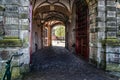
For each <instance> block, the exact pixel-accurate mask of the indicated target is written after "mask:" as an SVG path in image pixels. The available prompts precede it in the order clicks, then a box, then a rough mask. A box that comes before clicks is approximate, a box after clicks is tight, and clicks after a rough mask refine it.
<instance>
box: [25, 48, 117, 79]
mask: <svg viewBox="0 0 120 80" xmlns="http://www.w3.org/2000/svg"><path fill="white" fill-rule="evenodd" d="M31 70H32V71H31V72H30V73H28V74H26V75H25V77H24V79H23V80H117V79H115V78H111V77H109V76H108V75H107V74H105V73H104V72H103V71H101V70H99V69H96V68H94V67H93V66H91V65H90V64H88V63H87V62H85V61H83V60H81V59H79V58H77V57H76V56H74V55H73V54H72V53H70V52H69V51H68V50H66V49H65V48H62V47H49V48H44V49H41V50H39V51H38V52H36V53H34V54H33V55H32V66H31Z"/></svg>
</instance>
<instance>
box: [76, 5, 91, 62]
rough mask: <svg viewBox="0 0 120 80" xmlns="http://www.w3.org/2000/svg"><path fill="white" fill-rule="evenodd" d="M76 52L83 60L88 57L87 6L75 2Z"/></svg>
mask: <svg viewBox="0 0 120 80" xmlns="http://www.w3.org/2000/svg"><path fill="white" fill-rule="evenodd" d="M76 13H77V19H76V24H77V25H76V52H77V54H78V55H80V56H82V57H83V58H84V59H85V60H88V59H89V34H88V7H87V6H86V5H80V4H77V10H76Z"/></svg>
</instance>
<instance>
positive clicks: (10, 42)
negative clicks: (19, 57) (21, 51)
mask: <svg viewBox="0 0 120 80" xmlns="http://www.w3.org/2000/svg"><path fill="white" fill-rule="evenodd" d="M21 46H22V41H21V40H20V39H19V38H18V37H3V39H2V40H0V47H21Z"/></svg>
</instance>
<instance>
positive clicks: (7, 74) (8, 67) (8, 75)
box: [2, 53, 23, 80]
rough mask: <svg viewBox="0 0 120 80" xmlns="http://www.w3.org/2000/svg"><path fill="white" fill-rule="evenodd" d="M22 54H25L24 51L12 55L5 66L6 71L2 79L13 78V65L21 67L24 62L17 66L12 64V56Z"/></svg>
mask: <svg viewBox="0 0 120 80" xmlns="http://www.w3.org/2000/svg"><path fill="white" fill-rule="evenodd" d="M22 55H23V53H21V54H14V55H12V56H11V58H10V59H9V60H7V61H6V66H5V68H6V71H5V73H4V75H3V78H2V80H11V75H12V69H13V67H21V66H22V65H23V63H21V64H20V65H17V66H11V62H12V58H13V57H18V56H22Z"/></svg>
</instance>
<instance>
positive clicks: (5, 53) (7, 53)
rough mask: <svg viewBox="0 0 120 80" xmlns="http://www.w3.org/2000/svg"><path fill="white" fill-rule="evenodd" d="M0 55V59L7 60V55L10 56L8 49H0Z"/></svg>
mask: <svg viewBox="0 0 120 80" xmlns="http://www.w3.org/2000/svg"><path fill="white" fill-rule="evenodd" d="M0 57H1V58H2V60H7V59H8V58H9V57H10V55H9V52H8V51H4V50H3V51H1V52H0Z"/></svg>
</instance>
